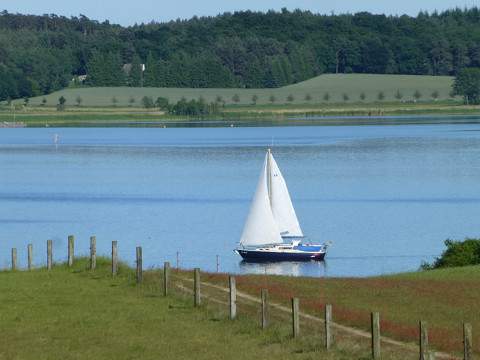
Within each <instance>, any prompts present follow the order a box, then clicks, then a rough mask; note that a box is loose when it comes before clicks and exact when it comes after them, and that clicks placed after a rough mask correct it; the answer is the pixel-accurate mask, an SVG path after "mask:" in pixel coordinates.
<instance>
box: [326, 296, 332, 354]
mask: <svg viewBox="0 0 480 360" xmlns="http://www.w3.org/2000/svg"><path fill="white" fill-rule="evenodd" d="M331 325H332V305H330V304H327V305H325V348H326V349H327V350H330V349H331V348H332V344H333V336H332V326H331Z"/></svg>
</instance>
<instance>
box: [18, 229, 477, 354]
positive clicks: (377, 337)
mask: <svg viewBox="0 0 480 360" xmlns="http://www.w3.org/2000/svg"><path fill="white" fill-rule="evenodd" d="M74 245H75V238H74V236H73V235H70V236H68V247H67V266H68V267H72V266H73V265H74V261H75V254H74V250H75V246H74ZM135 255H136V268H135V275H136V282H137V284H141V283H142V281H143V259H142V258H143V256H142V247H140V246H138V247H137V248H136V252H135ZM176 257H177V259H176V267H177V270H178V267H179V253H178V252H177V254H176ZM96 258H97V253H96V237H95V236H92V237H90V258H89V268H90V270H92V271H95V269H96ZM218 263H219V262H218V255H217V271H218ZM46 264H47V265H46V268H47V270H52V268H53V265H54V263H53V244H52V240H47V262H46ZM27 269H28V270H29V271H30V270H32V269H33V245H32V244H28V246H27ZM11 270H12V271H17V270H18V263H17V249H16V248H12V250H11ZM117 273H118V243H117V241H112V252H111V274H112V276H116V275H117ZM192 280H193V281H192V283H193V288H192V291H191V292H192V293H193V305H194V306H195V307H199V306H201V305H202V296H201V284H202V283H201V281H200V269H199V268H195V269H194V270H193V279H192ZM228 285H229V286H228V293H229V300H228V308H229V317H230V319H231V320H234V319H235V318H236V317H237V288H236V279H235V277H234V276H229V277H228ZM170 287H171V280H170V263H169V262H165V263H164V267H163V295H164V296H168V295H169V293H170ZM259 303H260V304H261V308H260V314H261V319H260V326H261V328H262V329H266V328H268V326H269V325H270V310H269V309H270V306H269V298H268V290H267V289H261V293H260V301H259ZM291 319H292V320H291V324H292V337H293V338H298V337H299V336H300V325H301V324H300V299H299V298H296V297H293V298H292V299H291ZM323 322H324V325H325V329H324V330H325V331H324V335H325V338H324V344H325V349H326V350H330V349H332V347H333V345H334V336H333V330H332V324H333V307H332V305H330V304H326V305H325V310H324V318H323ZM419 334H420V335H419V340H418V344H419V359H420V360H431V359H435V352H434V351H431V350H430V348H429V342H428V325H427V323H426V322H425V321H420V322H419ZM381 342H382V337H381V328H380V314H379V313H378V312H372V313H371V357H372V359H380V358H381ZM463 359H464V360H472V359H473V348H472V326H471V325H470V324H469V323H464V324H463Z"/></svg>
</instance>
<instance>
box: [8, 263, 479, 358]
mask: <svg viewBox="0 0 480 360" xmlns="http://www.w3.org/2000/svg"><path fill="white" fill-rule="evenodd" d="M97 264H98V265H97V269H96V270H95V271H94V272H92V271H90V270H88V269H87V267H88V261H87V260H86V259H80V260H76V261H75V263H74V266H73V267H72V268H68V267H66V266H65V265H64V264H57V266H55V267H54V269H53V270H52V271H51V272H47V271H46V270H45V269H37V270H34V271H31V272H27V271H15V272H11V271H2V272H0V302H1V303H2V311H1V313H0V320H1V321H0V359H51V358H62V359H84V358H92V359H112V358H115V359H133V358H142V359H158V358H162V359H191V358H195V359H227V358H228V359H252V358H262V359H314V358H324V359H332V360H336V359H367V358H369V357H370V349H369V344H370V340H369V338H368V337H358V336H355V335H352V334H351V333H343V332H342V331H341V330H340V329H338V330H335V345H334V348H333V350H332V351H330V352H326V351H325V350H324V349H323V346H324V345H323V327H322V324H321V323H319V322H312V321H309V320H308V319H305V318H302V319H301V337H300V338H299V339H295V340H294V339H292V338H291V319H290V315H289V314H288V311H287V312H283V313H282V312H281V311H277V309H275V308H271V311H270V313H271V326H270V327H269V329H267V330H266V331H262V330H260V328H259V305H258V304H257V303H256V302H251V301H247V300H248V299H247V300H245V299H244V295H242V296H240V297H239V298H238V301H237V307H238V318H237V319H236V320H235V321H231V320H229V319H228V313H227V299H228V294H227V293H226V292H225V291H222V290H218V288H212V287H211V286H209V285H208V286H207V284H204V285H202V297H203V302H202V306H201V307H200V308H198V309H195V308H193V306H192V303H193V301H192V300H193V299H192V295H191V292H190V291H189V289H191V288H192V284H191V278H192V273H191V272H189V271H176V270H175V269H172V274H171V277H172V286H171V289H172V292H171V294H170V295H169V296H168V297H163V295H162V286H163V281H162V273H161V271H158V270H148V271H145V273H144V282H143V284H142V285H136V284H135V275H134V271H133V270H132V269H130V268H128V267H127V266H124V265H122V266H121V267H120V270H119V274H118V276H117V277H115V278H112V277H111V275H110V274H109V271H110V266H109V265H110V263H109V261H108V259H104V258H100V259H98V260H97ZM479 275H480V267H478V266H477V267H465V268H458V269H448V270H436V271H429V272H420V273H408V274H400V275H394V276H384V277H376V278H365V279H334V278H332V279H314V278H295V277H286V276H266V275H265V276H255V275H248V276H238V277H237V288H238V290H239V291H240V293H241V294H251V295H252V296H254V297H255V298H258V295H259V292H260V289H261V288H268V289H269V293H270V299H271V301H272V302H274V303H279V304H284V305H286V306H287V307H288V305H289V299H290V297H292V296H296V297H299V298H300V308H301V311H302V312H304V313H307V314H311V315H316V316H318V317H322V316H323V306H324V304H325V303H332V304H333V316H334V321H335V322H337V323H339V324H342V325H348V326H351V327H353V328H356V329H360V330H362V329H363V330H368V329H369V314H370V311H379V312H380V313H381V329H382V334H383V335H388V336H389V337H391V338H393V339H396V340H401V341H405V342H406V346H403V345H402V346H396V345H392V344H390V345H389V344H385V343H384V344H383V346H382V358H384V359H415V358H418V348H417V345H416V339H417V337H418V329H417V325H418V324H417V321H418V320H419V319H422V320H426V321H428V324H429V333H430V342H431V344H432V345H433V347H434V348H435V350H437V351H444V352H448V353H450V354H456V355H458V356H460V350H461V348H462V343H461V342H462V338H461V336H462V333H461V325H462V321H468V322H470V323H472V325H473V329H474V341H473V343H474V347H475V351H477V352H478V351H480V348H479V345H478V344H479V343H480V341H479V340H480V339H479V336H478V332H477V331H476V330H475V329H478V328H480V317H479V314H478V311H477V304H478V302H479V301H480V290H479V289H480V286H479V285H480V284H479V282H480V280H478V279H480V276H479ZM202 281H203V282H207V283H209V284H217V285H220V286H222V287H226V286H227V276H226V275H224V274H202ZM182 286H183V290H182V288H181V287H182Z"/></svg>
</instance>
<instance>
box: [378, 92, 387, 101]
mask: <svg viewBox="0 0 480 360" xmlns="http://www.w3.org/2000/svg"><path fill="white" fill-rule="evenodd" d="M377 99H378V101H383V100H385V93H384V92H383V91H379V92H378V95H377Z"/></svg>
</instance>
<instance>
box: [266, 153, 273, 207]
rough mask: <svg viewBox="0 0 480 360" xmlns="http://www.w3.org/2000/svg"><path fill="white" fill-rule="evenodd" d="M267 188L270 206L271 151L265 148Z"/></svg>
mask: <svg viewBox="0 0 480 360" xmlns="http://www.w3.org/2000/svg"><path fill="white" fill-rule="evenodd" d="M267 152H268V156H267V190H268V200H270V206H272V161H271V157H272V151H271V150H270V149H268V150H267Z"/></svg>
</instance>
